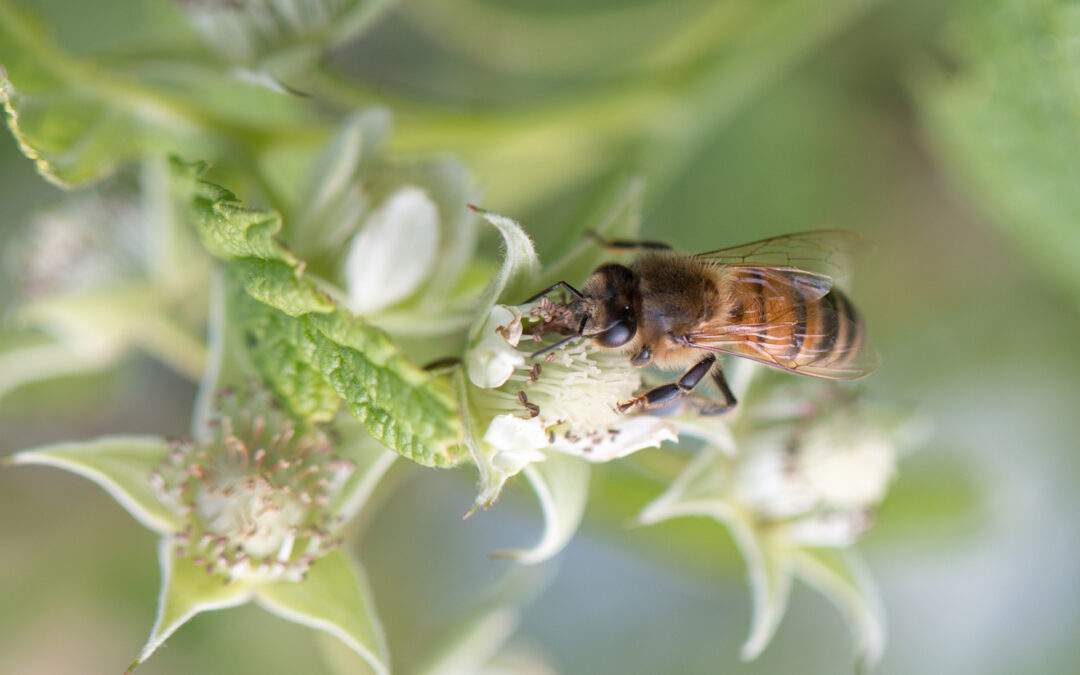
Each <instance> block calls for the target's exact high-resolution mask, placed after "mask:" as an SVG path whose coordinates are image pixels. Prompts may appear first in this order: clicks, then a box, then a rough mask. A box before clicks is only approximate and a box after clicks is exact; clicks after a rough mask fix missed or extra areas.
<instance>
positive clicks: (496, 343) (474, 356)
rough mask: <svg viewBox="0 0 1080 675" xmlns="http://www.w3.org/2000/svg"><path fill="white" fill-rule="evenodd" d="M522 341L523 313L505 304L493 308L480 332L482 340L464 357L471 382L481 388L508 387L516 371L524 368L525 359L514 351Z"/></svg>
mask: <svg viewBox="0 0 1080 675" xmlns="http://www.w3.org/2000/svg"><path fill="white" fill-rule="evenodd" d="M504 335H505V337H504ZM520 340H521V312H520V311H519V310H518V309H517V308H516V307H507V306H505V305H495V306H494V307H492V308H491V313H490V314H488V317H487V319H485V320H484V323H483V326H482V327H481V329H480V332H479V341H478V342H477V343H476V345H475V346H474V347H472V348H471V349H469V351H468V353H467V354H466V355H465V370H466V372H467V373H468V374H469V381H470V382H472V383H473V384H475V385H476V386H477V387H480V388H481V389H494V388H495V387H501V386H502V385H503V384H505V383H506V381H507V380H509V379H510V376H511V375H513V374H514V369H515V368H519V367H521V366H523V365H525V356H524V355H523V354H521V353H520V352H518V351H517V350H516V349H514V347H517V345H518V342H519V341H520Z"/></svg>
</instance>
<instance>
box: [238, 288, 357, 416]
mask: <svg viewBox="0 0 1080 675" xmlns="http://www.w3.org/2000/svg"><path fill="white" fill-rule="evenodd" d="M234 297H235V299H234V301H233V303H232V304H233V306H234V307H235V308H236V312H237V317H239V318H240V320H241V321H242V322H243V327H244V330H245V332H246V336H247V340H248V343H249V350H248V353H249V355H250V358H251V360H252V363H253V364H254V365H255V368H256V369H257V370H258V371H259V373H261V374H262V377H263V379H264V380H265V381H266V383H267V384H269V385H270V387H271V388H272V389H273V390H274V394H275V395H276V396H277V397H278V399H280V400H281V401H282V403H283V404H284V405H285V406H286V407H288V409H289V410H291V411H292V412H293V413H294V414H295V415H298V416H300V417H301V418H303V419H307V420H310V421H312V422H329V421H330V420H332V419H333V418H334V415H336V414H337V411H338V410H339V409H340V408H341V398H340V397H339V396H338V394H337V392H336V391H334V388H333V386H332V385H331V384H330V383H328V382H327V381H326V380H325V379H324V378H323V375H322V372H321V371H319V369H318V368H317V367H315V365H314V364H312V362H311V357H310V356H309V355H310V354H311V353H312V351H313V350H314V346H312V345H310V344H309V342H310V341H309V340H307V337H306V333H305V332H304V325H303V322H302V320H299V319H295V318H293V317H290V316H289V315H287V314H285V313H283V312H279V311H277V310H275V309H274V308H272V307H267V306H266V305H264V304H262V303H261V302H258V301H257V300H254V299H252V298H251V297H249V296H246V295H243V294H241V293H237V294H235V295H234Z"/></svg>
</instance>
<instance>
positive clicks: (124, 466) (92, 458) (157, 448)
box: [8, 436, 180, 534]
mask: <svg viewBox="0 0 1080 675" xmlns="http://www.w3.org/2000/svg"><path fill="white" fill-rule="evenodd" d="M170 447H171V446H170V444H169V441H168V440H166V439H164V438H160V437H158V436H104V437H102V438H98V439H95V440H92V441H81V442H74V443H54V444H52V445H44V446H41V447H38V448H31V449H29V450H23V451H21V452H17V453H15V454H14V455H12V456H11V458H10V459H9V460H8V461H10V463H11V464H14V465H26V464H38V465H43V466H54V467H56V468H58V469H65V470H67V471H70V472H72V473H76V474H79V475H80V476H83V477H84V478H89V479H90V480H92V481H94V482H95V483H97V484H98V485H100V486H101V487H102V488H104V489H105V491H106V492H108V493H109V494H110V495H112V497H113V499H115V500H116V501H117V502H119V503H120V505H121V506H123V507H124V508H125V509H126V510H127V512H128V513H130V514H131V515H132V516H133V517H134V518H135V519H136V520H138V521H139V522H140V523H142V524H143V525H145V526H146V527H148V528H150V529H151V530H153V531H155V532H159V533H162V534H166V533H170V532H175V531H176V530H177V529H178V528H179V527H180V516H179V515H178V514H177V513H175V512H174V511H173V510H172V509H170V508H169V507H168V506H166V505H165V504H164V503H162V501H161V500H160V499H158V496H157V492H156V490H155V489H154V487H153V485H152V484H151V482H150V474H151V473H152V472H153V471H154V470H156V469H157V468H158V467H159V466H160V465H161V462H162V460H164V459H165V456H166V455H167V453H168V452H169V450H170Z"/></svg>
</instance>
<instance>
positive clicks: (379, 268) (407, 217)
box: [345, 186, 439, 314]
mask: <svg viewBox="0 0 1080 675" xmlns="http://www.w3.org/2000/svg"><path fill="white" fill-rule="evenodd" d="M438 249H439V212H438V209H437V208H436V206H435V202H433V201H432V200H431V198H430V197H428V195H427V193H425V192H424V191H423V190H421V189H419V188H416V187H412V186H409V187H404V188H401V189H400V190H398V191H397V192H395V193H394V194H392V195H391V196H390V197H389V198H388V199H387V200H386V202H385V203H383V205H382V206H381V207H380V208H379V209H378V210H376V211H375V212H374V213H372V214H371V216H370V217H369V218H368V219H367V221H366V222H365V223H364V226H363V227H362V228H361V230H360V232H359V233H358V234H357V235H356V236H355V237H354V238H353V240H352V244H351V245H350V246H349V254H348V257H347V258H346V260H345V285H346V287H347V289H348V293H349V307H350V308H351V309H352V310H353V311H356V312H359V313H361V314H364V313H367V314H370V313H372V312H376V311H378V310H380V309H382V308H384V307H387V306H389V305H392V304H393V303H395V302H398V301H401V300H404V299H405V298H407V297H409V295H411V294H412V293H413V292H414V291H415V290H416V289H417V288H418V287H419V286H420V284H421V283H422V282H423V281H424V279H426V278H427V276H428V274H429V273H430V271H431V267H432V264H433V263H434V262H435V255H436V253H437V251H438Z"/></svg>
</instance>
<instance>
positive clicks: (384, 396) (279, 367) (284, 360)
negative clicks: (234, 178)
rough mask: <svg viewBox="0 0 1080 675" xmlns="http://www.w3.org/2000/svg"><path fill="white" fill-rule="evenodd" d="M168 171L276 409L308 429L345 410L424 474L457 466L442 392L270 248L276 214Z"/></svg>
mask: <svg viewBox="0 0 1080 675" xmlns="http://www.w3.org/2000/svg"><path fill="white" fill-rule="evenodd" d="M174 167H175V170H176V182H177V189H178V191H180V192H181V194H189V195H191V197H192V202H193V210H194V211H195V221H196V228H197V230H198V232H199V235H200V238H201V239H202V241H203V243H204V245H205V246H206V248H207V249H208V250H209V251H210V252H211V253H212V254H214V255H215V256H217V257H218V258H220V259H222V260H223V261H224V263H225V266H226V269H227V270H228V271H229V273H230V276H231V277H233V278H235V279H237V280H238V281H239V283H240V284H241V285H242V286H243V288H244V290H245V292H244V293H243V294H241V296H240V297H239V298H238V299H237V300H236V307H237V313H238V314H239V315H240V320H241V321H242V322H243V324H244V328H245V333H246V338H247V340H248V342H249V348H250V349H249V351H250V353H251V357H252V360H253V362H254V363H255V365H256V367H257V368H258V369H259V371H260V373H261V374H262V376H263V378H264V379H265V380H266V381H267V382H268V383H270V385H271V386H272V387H273V389H274V393H275V394H276V395H277V396H278V397H279V398H280V399H281V400H282V402H283V403H284V404H285V405H286V406H288V407H289V408H290V409H291V410H292V411H293V412H294V413H295V414H297V415H299V416H301V417H303V418H304V419H307V420H309V421H312V422H321V421H328V420H329V419H331V418H332V417H333V415H334V413H336V411H337V409H338V407H339V406H340V404H341V403H345V404H346V405H347V406H348V408H349V410H350V412H352V414H353V415H354V416H355V417H356V418H357V419H359V420H360V421H361V422H362V423H363V424H364V426H365V427H366V428H367V430H368V432H369V433H370V434H371V435H372V436H374V437H375V438H376V439H378V440H379V441H381V442H383V443H384V444H386V445H387V446H388V447H389V448H391V449H392V450H394V451H395V452H398V453H399V454H401V455H403V456H405V457H408V458H409V459H412V460H413V461H416V462H419V463H421V464H426V465H431V466H451V465H453V464H456V463H457V462H458V461H459V460H460V457H461V449H460V448H461V443H460V440H461V437H462V426H461V420H460V418H459V417H458V415H457V411H456V404H455V401H454V399H453V397H452V396H451V394H450V390H449V384H448V382H447V381H446V380H445V379H438V378H435V377H433V376H432V375H430V374H429V373H427V372H425V371H423V370H421V369H420V368H418V367H417V366H416V365H414V364H413V363H412V362H411V361H409V360H408V359H407V358H405V356H404V355H403V354H402V353H401V351H400V350H399V349H398V348H397V347H396V346H395V345H394V343H393V342H391V341H390V339H389V338H388V337H387V336H386V335H385V334H384V333H383V332H382V331H380V330H378V329H377V328H375V327H373V326H370V325H368V324H367V323H365V322H364V321H363V320H362V319H360V318H359V317H356V316H354V315H352V314H350V313H349V312H347V311H345V310H344V309H341V308H339V307H338V306H337V305H336V304H335V303H334V301H333V300H332V299H331V298H330V297H329V296H328V295H326V294H324V293H323V292H322V291H321V290H319V289H318V288H317V287H316V286H315V284H314V283H312V282H311V281H310V280H309V279H307V278H306V277H305V276H304V271H303V270H304V266H303V263H302V262H301V261H299V260H298V259H297V258H296V257H295V256H294V255H293V254H292V253H291V252H290V251H289V250H288V249H287V248H286V247H285V246H284V245H283V244H282V243H281V242H279V241H278V240H277V238H276V237H277V233H278V232H279V231H280V229H281V219H280V217H279V216H278V215H277V214H274V213H270V212H266V211H260V210H257V209H248V208H245V207H243V206H242V205H241V204H239V203H238V202H237V201H236V199H235V196H234V195H233V194H232V193H231V192H229V191H228V190H225V189H224V188H221V187H219V186H216V185H213V184H211V183H208V182H206V181H202V180H200V179H199V178H198V176H199V175H200V174H201V172H202V170H203V168H204V165H201V164H192V165H187V164H183V163H180V162H178V161H174Z"/></svg>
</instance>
